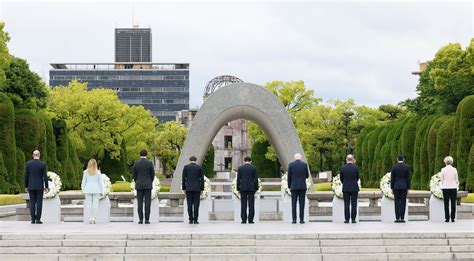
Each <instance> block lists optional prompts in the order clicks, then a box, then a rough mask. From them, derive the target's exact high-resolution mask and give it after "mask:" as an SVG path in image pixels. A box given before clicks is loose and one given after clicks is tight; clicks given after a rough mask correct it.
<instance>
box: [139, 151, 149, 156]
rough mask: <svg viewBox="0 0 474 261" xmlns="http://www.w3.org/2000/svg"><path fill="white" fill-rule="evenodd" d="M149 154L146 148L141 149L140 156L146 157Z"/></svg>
mask: <svg viewBox="0 0 474 261" xmlns="http://www.w3.org/2000/svg"><path fill="white" fill-rule="evenodd" d="M147 155H148V151H146V150H141V151H140V157H146V156H147Z"/></svg>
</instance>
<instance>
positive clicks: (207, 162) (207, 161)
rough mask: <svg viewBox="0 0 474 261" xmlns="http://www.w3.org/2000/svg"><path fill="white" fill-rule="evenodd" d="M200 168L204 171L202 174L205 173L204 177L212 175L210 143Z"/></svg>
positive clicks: (212, 152) (211, 149)
mask: <svg viewBox="0 0 474 261" xmlns="http://www.w3.org/2000/svg"><path fill="white" fill-rule="evenodd" d="M202 170H203V171H204V175H206V177H208V178H212V177H214V146H212V144H211V145H209V149H208V150H207V154H206V157H205V158H204V161H203V162H202Z"/></svg>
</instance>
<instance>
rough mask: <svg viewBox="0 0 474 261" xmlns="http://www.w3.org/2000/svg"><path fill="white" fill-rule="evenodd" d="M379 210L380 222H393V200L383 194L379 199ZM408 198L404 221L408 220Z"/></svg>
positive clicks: (394, 218)
mask: <svg viewBox="0 0 474 261" xmlns="http://www.w3.org/2000/svg"><path fill="white" fill-rule="evenodd" d="M381 212H382V222H388V223H393V222H394V221H395V220H396V217H395V201H394V200H393V199H389V198H387V197H385V196H383V197H382V200H381ZM408 220H409V218H408V199H407V204H406V209H405V221H408Z"/></svg>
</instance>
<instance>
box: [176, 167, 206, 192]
mask: <svg viewBox="0 0 474 261" xmlns="http://www.w3.org/2000/svg"><path fill="white" fill-rule="evenodd" d="M181 183H182V184H181V185H182V186H181V188H182V189H183V190H186V191H203V190H204V174H203V173H202V168H201V166H199V165H198V164H197V163H190V164H188V165H186V166H184V168H183V177H182V179H181Z"/></svg>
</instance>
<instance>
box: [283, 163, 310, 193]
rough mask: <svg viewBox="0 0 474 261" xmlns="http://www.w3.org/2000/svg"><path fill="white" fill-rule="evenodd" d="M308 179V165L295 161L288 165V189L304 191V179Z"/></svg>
mask: <svg viewBox="0 0 474 261" xmlns="http://www.w3.org/2000/svg"><path fill="white" fill-rule="evenodd" d="M307 178H309V171H308V164H306V162H304V161H301V160H295V161H293V162H291V163H290V165H288V188H290V190H306V189H307V188H306V179H307Z"/></svg>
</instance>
